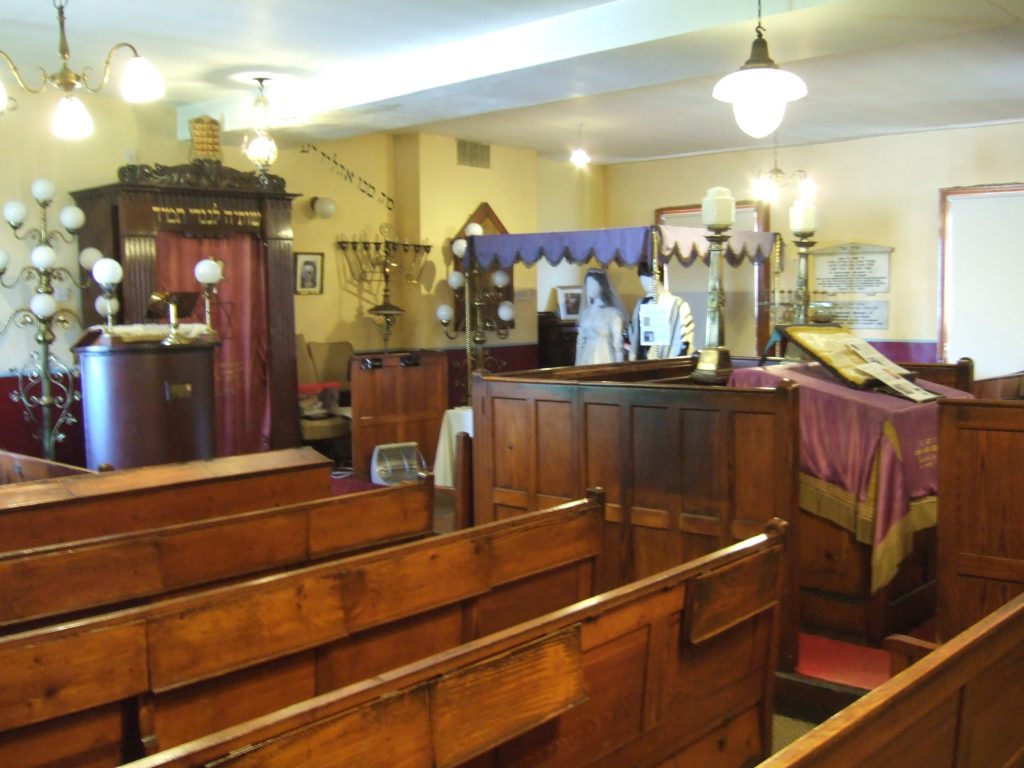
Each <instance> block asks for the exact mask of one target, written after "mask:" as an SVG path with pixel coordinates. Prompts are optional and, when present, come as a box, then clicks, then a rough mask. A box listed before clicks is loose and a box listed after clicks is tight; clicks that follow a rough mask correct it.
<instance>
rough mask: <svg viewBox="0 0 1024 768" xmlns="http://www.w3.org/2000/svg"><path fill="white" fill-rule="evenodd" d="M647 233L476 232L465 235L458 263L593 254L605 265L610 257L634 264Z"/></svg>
mask: <svg viewBox="0 0 1024 768" xmlns="http://www.w3.org/2000/svg"><path fill="white" fill-rule="evenodd" d="M650 236H651V228H650V227H617V228H615V229H588V230H582V231H578V232H542V233H535V234H528V235H477V236H475V237H470V238H468V240H469V245H470V247H469V248H467V249H466V254H465V256H463V257H462V263H463V267H464V268H466V269H468V268H469V266H470V264H471V263H472V260H473V259H474V258H475V260H476V263H477V264H479V265H480V266H481V267H490V266H492V265H493V264H494V262H498V264H500V265H501V267H502V268H503V269H509V268H511V266H512V265H513V264H514V263H516V262H517V261H519V262H522V263H523V264H526V265H530V264H536V263H537V262H538V261H540V260H541V259H542V258H544V259H547V261H548V262H549V263H550V264H557V263H558V262H560V261H562V260H563V259H568V260H569V261H574V262H577V263H581V264H582V263H583V262H585V261H587V260H588V259H590V258H594V259H596V260H597V261H598V262H600V263H601V264H604V265H605V266H607V265H609V264H611V263H612V262H613V261H616V262H618V263H619V264H625V265H628V266H634V265H636V264H638V263H639V262H640V261H643V260H644V259H645V258H646V254H647V252H648V250H649V243H650Z"/></svg>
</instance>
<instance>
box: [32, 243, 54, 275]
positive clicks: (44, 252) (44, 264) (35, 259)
mask: <svg viewBox="0 0 1024 768" xmlns="http://www.w3.org/2000/svg"><path fill="white" fill-rule="evenodd" d="M30 258H31V260H32V266H33V267H35V268H36V269H39V270H42V269H53V268H54V267H55V266H57V252H56V251H55V250H53V248H51V247H50V246H48V245H37V246H36V247H35V248H33V249H32V254H31V256H30Z"/></svg>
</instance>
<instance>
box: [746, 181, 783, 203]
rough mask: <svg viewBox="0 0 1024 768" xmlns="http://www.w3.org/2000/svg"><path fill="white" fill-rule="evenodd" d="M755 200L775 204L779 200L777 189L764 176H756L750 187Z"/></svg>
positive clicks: (772, 182)
mask: <svg viewBox="0 0 1024 768" xmlns="http://www.w3.org/2000/svg"><path fill="white" fill-rule="evenodd" d="M750 189H751V192H752V193H753V195H754V199H755V200H760V201H762V202H764V203H775V202H777V201H778V199H779V188H778V187H777V186H775V182H774V181H772V180H771V179H769V178H768V177H766V176H758V177H757V178H756V179H754V183H753V184H751V186H750Z"/></svg>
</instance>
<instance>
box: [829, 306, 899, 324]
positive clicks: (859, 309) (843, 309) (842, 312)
mask: <svg viewBox="0 0 1024 768" xmlns="http://www.w3.org/2000/svg"><path fill="white" fill-rule="evenodd" d="M829 304H831V305H832V320H833V321H834V322H837V323H839V324H840V325H842V326H844V327H846V328H875V329H879V330H885V329H887V328H888V327H889V302H888V301H830V302H829Z"/></svg>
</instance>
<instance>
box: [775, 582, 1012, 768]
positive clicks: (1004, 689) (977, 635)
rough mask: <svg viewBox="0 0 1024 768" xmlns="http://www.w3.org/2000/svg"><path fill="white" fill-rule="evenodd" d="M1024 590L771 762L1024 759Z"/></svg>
mask: <svg viewBox="0 0 1024 768" xmlns="http://www.w3.org/2000/svg"><path fill="white" fill-rule="evenodd" d="M1022 712H1024V596H1020V597H1017V598H1015V599H1014V600H1013V601H1012V602H1011V603H1009V604H1008V605H1005V606H1003V607H1002V608H999V609H998V610H996V611H995V612H994V613H992V614H990V615H989V616H987V617H985V618H984V619H982V620H981V621H980V622H978V623H977V624H975V625H974V626H972V627H970V628H968V629H967V630H966V631H964V632H963V633H961V634H960V635H958V636H957V637H955V638H953V639H951V640H950V641H949V642H947V643H944V644H943V645H941V646H940V647H938V648H937V649H936V650H934V651H932V652H931V653H930V654H928V655H927V656H925V657H924V658H922V659H921V660H920V661H918V662H916V663H914V664H913V665H911V666H910V667H908V668H907V669H906V670H904V671H903V672H901V673H900V674H898V675H896V676H895V677H893V678H891V679H890V680H888V681H887V682H885V683H883V684H882V685H881V686H879V687H878V688H876V689H874V690H873V691H871V692H870V693H868V694H867V695H866V696H864V697H863V698H861V699H860V700H858V701H857V702H855V703H854V704H852V705H851V706H849V707H847V708H846V709H844V710H842V711H840V712H839V713H838V714H836V715H834V716H833V717H832V718H831V719H829V720H826V721H825V722H824V723H822V724H821V725H819V726H818V727H817V728H815V729H814V730H812V731H810V732H809V733H807V734H806V735H804V736H803V737H801V738H800V739H798V740H797V741H795V742H793V743H792V744H790V745H789V746H788V747H786V748H785V749H783V750H781V751H780V752H779V753H777V754H775V755H774V756H772V757H771V758H770V759H769V760H767V761H766V762H764V763H763V764H762V768H805V767H806V768H812V767H813V768H848V766H899V767H900V768H918V767H919V768H934V766H940V765H941V766H950V768H1000V767H1005V768H1009V767H1010V766H1019V765H1021V764H1022V762H1024V728H1022V727H1021V713H1022Z"/></svg>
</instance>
